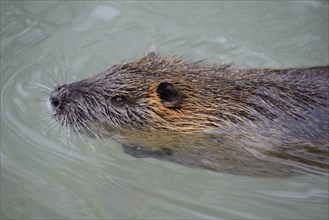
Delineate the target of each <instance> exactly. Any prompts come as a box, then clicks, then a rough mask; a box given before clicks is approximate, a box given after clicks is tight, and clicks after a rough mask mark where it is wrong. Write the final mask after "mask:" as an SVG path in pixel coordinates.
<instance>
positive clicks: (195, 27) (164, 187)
mask: <svg viewBox="0 0 329 220" xmlns="http://www.w3.org/2000/svg"><path fill="white" fill-rule="evenodd" d="M0 6H1V32H0V33H1V51H0V52H1V218H4V219H21V218H30V219H37V218H43V219H50V218H64V219H67V218H69V219H82V218H85V219H100V218H103V219H164V218H165V219H205V218H213V219H221V218H222V219H257V218H262V219H265V218H268V219H328V204H329V202H328V177H311V176H300V177H294V178H286V179H275V178H272V179H263V178H251V177H242V176H233V175H229V174H222V173H214V172H208V171H205V170H198V169H191V168H187V167H183V166H179V165H176V164H171V163H166V162H163V161H158V160H153V159H136V158H132V157H130V156H129V155H126V154H124V153H123V152H122V149H121V147H120V145H119V144H118V143H115V142H111V141H110V140H109V141H106V142H105V143H103V142H101V141H94V140H88V139H82V138H81V137H79V136H78V135H74V134H65V133H64V132H63V131H62V130H61V129H60V128H59V127H56V126H54V125H53V124H54V123H53V122H52V121H51V120H52V119H51V118H50V117H49V113H48V109H47V104H46V99H47V96H48V94H49V91H47V89H44V88H42V87H41V86H39V85H45V86H47V87H51V86H54V85H55V84H56V83H55V82H54V81H57V82H64V81H68V80H69V81H74V80H77V79H82V78H85V77H87V76H90V75H91V74H95V73H97V72H99V71H101V70H103V69H105V68H106V67H107V66H109V65H111V64H113V63H115V62H118V61H120V60H123V59H132V58H135V57H139V56H142V55H144V54H145V53H147V52H148V51H149V50H150V49H154V48H155V49H156V51H159V52H170V53H174V54H177V55H186V56H187V57H189V58H191V59H207V60H209V61H211V62H220V61H222V60H226V59H230V60H233V61H234V62H235V65H236V66H240V67H275V68H285V67H306V66H316V65H325V64H328V63H329V60H328V59H329V55H328V47H329V45H328V38H329V34H328V25H329V24H328V20H329V16H328V1H265V2H263V1H255V2H253V1H200V2H198V1H180V2H172V1H156V2H149V1H136V2H128V1H113V2H111V1H99V2H97V1H79V2H78V1H1V3H0ZM67 78H68V79H67Z"/></svg>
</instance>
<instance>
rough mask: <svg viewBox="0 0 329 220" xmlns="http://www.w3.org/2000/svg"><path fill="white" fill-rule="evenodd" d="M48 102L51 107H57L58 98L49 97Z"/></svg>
mask: <svg viewBox="0 0 329 220" xmlns="http://www.w3.org/2000/svg"><path fill="white" fill-rule="evenodd" d="M50 104H51V106H52V107H53V108H56V107H58V105H59V99H58V98H57V97H50Z"/></svg>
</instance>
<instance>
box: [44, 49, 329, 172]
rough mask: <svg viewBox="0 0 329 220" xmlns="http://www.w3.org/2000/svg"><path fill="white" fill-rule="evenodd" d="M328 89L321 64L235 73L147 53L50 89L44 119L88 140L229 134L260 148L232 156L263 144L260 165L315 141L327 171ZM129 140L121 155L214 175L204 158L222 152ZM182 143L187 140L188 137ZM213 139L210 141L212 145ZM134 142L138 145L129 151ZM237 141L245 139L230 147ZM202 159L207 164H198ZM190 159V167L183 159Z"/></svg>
mask: <svg viewBox="0 0 329 220" xmlns="http://www.w3.org/2000/svg"><path fill="white" fill-rule="evenodd" d="M328 85H329V67H328V66H325V67H313V68H304V69H296V68H294V69H283V70H272V69H235V68H232V67H230V65H219V64H206V63H203V62H192V61H185V60H183V59H179V58H175V57H171V56H163V55H158V54H155V53H150V54H148V55H147V56H145V57H143V58H140V59H138V60H135V61H131V62H126V63H119V64H115V65H113V66H111V67H110V68H109V69H107V70H105V71H103V72H101V73H99V74H97V75H94V76H91V77H90V78H87V79H83V80H81V81H78V82H74V83H71V84H64V85H61V86H57V87H56V88H54V89H53V91H52V92H51V94H50V97H49V106H50V110H51V113H52V116H53V117H54V118H55V119H56V120H57V121H58V122H59V123H60V124H61V125H64V126H67V127H69V128H71V129H73V130H74V131H76V132H78V133H81V134H84V135H86V136H89V137H108V136H111V134H112V133H113V132H119V133H120V134H123V135H124V136H127V137H128V136H129V135H128V134H133V133H136V132H137V133H138V132H142V133H144V134H151V133H152V134H154V133H156V132H160V133H161V134H162V135H158V134H157V135H155V136H156V137H157V138H158V140H159V141H160V139H161V138H160V139H159V136H160V137H163V136H166V135H165V134H169V133H170V134H180V135H185V134H186V135H189V134H193V133H194V134H195V133H200V132H201V133H207V137H209V135H210V134H211V135H212V136H213V135H214V134H221V135H223V134H234V135H237V136H231V137H230V138H231V139H232V138H233V139H239V138H237V137H241V136H242V137H244V138H243V139H242V140H243V141H247V138H249V139H250V137H257V138H256V139H257V141H259V140H261V141H260V142H261V143H253V142H252V141H251V143H253V144H248V146H247V147H245V148H244V147H243V146H242V148H241V149H240V148H239V149H240V150H237V152H239V153H238V154H237V155H241V154H246V155H249V156H250V155H251V154H250V152H252V151H253V150H255V148H256V147H255V146H254V145H259V144H261V145H264V146H260V147H259V146H257V149H256V151H260V149H263V150H264V149H266V150H265V151H266V154H265V153H264V152H261V155H263V156H264V155H265V157H266V158H267V159H266V160H268V156H269V155H270V154H269V153H272V154H271V155H274V154H275V153H277V152H276V151H277V148H278V147H279V148H280V147H282V146H291V143H292V142H293V143H303V144H301V145H300V144H299V145H298V146H304V145H305V143H307V144H306V145H307V146H308V144H311V145H312V143H315V142H316V143H322V144H320V145H321V146H319V147H320V148H321V150H320V151H321V156H322V157H321V158H324V159H325V162H324V164H325V166H326V167H327V169H328V154H327V155H324V154H323V153H324V152H327V153H328V148H329V147H328V146H329V144H328V143H329V140H328V133H329V109H328V104H329V101H328V100H329V94H328V91H329V87H328ZM130 136H131V135H130ZM132 136H134V135H132ZM137 136H138V135H137ZM219 136H220V135H219ZM144 137H146V136H144ZM222 138H223V137H221V138H219V139H221V140H222ZM128 139H129V138H128ZM133 139H136V136H134V138H133ZM133 139H130V140H128V141H127V143H128V144H127V143H126V144H125V146H126V147H125V151H126V152H128V153H130V154H131V155H134V156H137V155H139V154H140V153H141V152H142V153H143V154H145V155H146V156H149V157H156V158H159V157H160V156H159V155H162V157H166V158H167V160H170V161H174V162H178V163H182V164H188V165H190V164H195V166H196V167H205V168H208V169H213V170H220V169H219V168H218V164H220V161H218V157H210V156H209V155H208V154H209V153H211V154H223V155H225V152H220V151H219V150H218V149H219V147H218V149H217V148H216V146H209V145H208V146H204V144H202V145H200V144H196V143H194V142H198V141H194V142H193V144H192V145H191V147H189V148H186V147H179V146H178V147H177V146H176V147H174V146H173V145H172V144H170V143H167V144H166V140H161V141H162V143H158V144H157V141H154V140H152V141H150V142H148V143H147V142H145V143H134V140H133ZM144 139H152V138H144ZM182 139H184V140H185V141H187V139H188V138H185V137H184V138H182ZM213 139H215V140H218V141H219V139H218V138H213ZM202 140H203V142H207V141H205V140H204V139H203V138H202ZM262 140H264V141H262ZM159 141H158V142H159ZM218 141H217V142H216V144H217V145H220V144H219V142H220V141H219V142H218ZM249 141H250V140H249ZM150 143H152V144H150ZM136 144H138V145H139V146H138V147H134V146H136ZM181 144H182V145H184V144H183V143H181ZM216 144H215V145H216ZM225 144H226V145H227V146H228V145H229V144H227V143H225ZM240 144H242V145H243V144H245V142H239V143H235V145H240ZM164 145H165V146H164ZM127 146H132V147H131V148H129V147H127ZM200 146H201V147H200ZM274 146H275V147H274ZM298 146H297V145H296V146H295V145H294V147H298ZM312 146H313V145H312ZM232 147H233V148H234V146H232ZM210 148H211V150H210ZM237 148H238V147H237ZM247 148H248V149H247ZM253 148H254V149H253ZM274 148H276V150H275V153H274V150H273V149H274ZM314 148H317V146H315V147H314ZM134 149H140V151H139V153H137V151H136V150H134ZM163 149H166V150H165V151H162V150H163ZM182 149H184V150H182ZM216 149H217V150H216ZM246 149H247V150H246ZM222 150H223V149H221V151H222ZM298 150H300V149H297V151H298ZM242 151H244V152H243V153H242ZM132 152H134V153H132ZM145 152H149V153H150V154H149V155H147V154H146V153H145ZM168 152H170V153H168ZM191 152H198V154H199V155H203V156H197V155H196V154H195V153H191ZM248 152H249V153H248ZM253 152H255V151H253ZM285 152H287V151H285ZM290 153H291V152H290ZM228 154H230V155H231V154H232V152H228ZM256 154H257V153H256ZM256 154H255V153H253V155H252V157H253V158H256V159H257V161H258V160H260V158H258V156H255V155H256ZM155 155H156V156H155ZM175 155H179V157H178V156H177V157H175ZM187 155H188V156H187ZM230 155H227V158H230ZM237 155H235V157H236V156H237ZM305 155H306V153H305ZM305 155H304V156H305ZM139 156H140V155H139ZM279 156H281V157H279ZM279 156H276V159H277V158H281V159H282V157H283V155H279ZM205 158H207V161H208V162H207V165H204V163H205V162H202V163H201V162H200V161H201V160H203V161H205ZM224 159H225V158H224ZM235 159H236V160H239V158H235ZM289 159H291V155H290V156H289V158H288V160H289ZM307 159H309V158H307ZM191 160H192V161H196V162H195V163H194V162H191V163H190V162H186V161H191ZM285 160H286V159H285ZM182 161H185V162H182ZM298 161H300V160H298ZM251 163H252V161H251ZM271 163H273V161H271ZM212 164H214V165H212Z"/></svg>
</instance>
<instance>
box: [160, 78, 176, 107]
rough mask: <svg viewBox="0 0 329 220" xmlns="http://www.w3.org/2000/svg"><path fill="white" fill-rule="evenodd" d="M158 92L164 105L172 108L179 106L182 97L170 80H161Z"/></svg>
mask: <svg viewBox="0 0 329 220" xmlns="http://www.w3.org/2000/svg"><path fill="white" fill-rule="evenodd" d="M157 93H158V95H159V97H160V99H161V103H162V104H163V106H165V107H168V108H172V107H177V106H178V104H179V102H180V101H181V99H182V96H181V95H180V94H179V92H178V90H177V89H176V88H175V86H174V85H173V84H172V83H170V82H161V83H160V84H159V85H158V88H157Z"/></svg>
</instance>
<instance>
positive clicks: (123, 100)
mask: <svg viewBox="0 0 329 220" xmlns="http://www.w3.org/2000/svg"><path fill="white" fill-rule="evenodd" d="M126 101H127V99H126V97H124V96H114V97H113V98H112V103H113V104H114V105H116V106H123V105H124V104H125V103H126Z"/></svg>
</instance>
